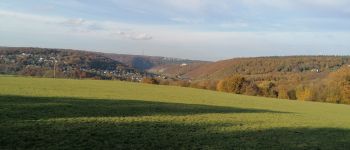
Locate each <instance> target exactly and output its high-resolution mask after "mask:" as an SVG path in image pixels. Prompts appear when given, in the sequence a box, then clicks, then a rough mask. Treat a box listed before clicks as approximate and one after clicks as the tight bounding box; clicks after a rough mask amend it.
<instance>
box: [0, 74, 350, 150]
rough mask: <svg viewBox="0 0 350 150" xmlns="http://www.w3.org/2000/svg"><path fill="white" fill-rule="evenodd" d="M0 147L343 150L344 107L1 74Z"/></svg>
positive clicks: (349, 124) (348, 124)
mask: <svg viewBox="0 0 350 150" xmlns="http://www.w3.org/2000/svg"><path fill="white" fill-rule="evenodd" d="M0 83H1V84H0V133H1V134H0V149H347V148H348V147H350V143H349V140H350V116H349V115H348V114H350V109H349V106H348V105H335V104H324V103H314V102H301V101H285V100H277V99H270V98H260V97H250V96H241V95H234V94H226V93H220V92H212V91H206V90H198V89H191V88H180V87H170V86H156V85H148V84H136V83H128V82H120V81H98V80H66V79H45V78H23V77H6V76H0Z"/></svg>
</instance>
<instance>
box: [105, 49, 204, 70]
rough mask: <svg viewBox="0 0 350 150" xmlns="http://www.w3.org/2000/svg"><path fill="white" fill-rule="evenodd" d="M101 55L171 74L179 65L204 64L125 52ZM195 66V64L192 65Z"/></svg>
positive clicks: (134, 66) (141, 68)
mask: <svg viewBox="0 0 350 150" xmlns="http://www.w3.org/2000/svg"><path fill="white" fill-rule="evenodd" d="M102 55H104V56H106V57H108V58H111V59H113V60H116V61H119V62H122V63H124V64H126V65H128V66H130V67H133V68H136V69H139V70H144V71H151V72H157V73H166V74H167V73H168V72H169V74H173V73H172V72H173V70H177V69H178V68H179V67H181V66H184V65H186V66H187V65H192V64H206V63H208V62H206V61H199V60H188V59H179V58H170V57H159V56H141V55H125V54H111V53H102ZM194 66H196V65H194Z"/></svg>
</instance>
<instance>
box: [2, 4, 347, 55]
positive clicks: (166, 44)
mask: <svg viewBox="0 0 350 150" xmlns="http://www.w3.org/2000/svg"><path fill="white" fill-rule="evenodd" d="M348 39H350V1H348V0H99V1H97V0H2V2H0V45H2V46H34V47H50V48H72V49H84V50H92V51H100V52H110V53H127V54H142V52H144V53H145V54H146V55H157V56H169V57H179V58H190V59H203V60H219V59H227V58H234V57H250V56H270V55H329V54H331V55H349V54H350V49H349V47H350V42H348Z"/></svg>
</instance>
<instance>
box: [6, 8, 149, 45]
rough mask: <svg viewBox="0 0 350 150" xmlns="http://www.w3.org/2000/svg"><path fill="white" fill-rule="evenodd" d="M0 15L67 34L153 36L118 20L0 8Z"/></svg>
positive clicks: (133, 38) (147, 37) (145, 38)
mask: <svg viewBox="0 0 350 150" xmlns="http://www.w3.org/2000/svg"><path fill="white" fill-rule="evenodd" d="M0 16H2V17H4V18H7V19H10V20H15V21H19V22H23V24H26V27H27V28H29V27H30V26H29V24H34V23H35V24H37V25H35V26H38V25H39V26H43V27H48V28H49V27H50V28H57V30H58V29H59V30H60V31H62V30H66V33H67V34H84V35H86V34H91V35H92V36H93V35H96V34H98V35H104V36H106V37H109V36H111V35H119V36H121V37H123V38H127V39H131V40H151V39H153V37H152V36H151V35H150V34H148V33H145V32H142V31H136V30H138V26H135V25H131V24H124V23H118V22H110V21H95V20H86V19H82V18H65V17H55V16H50V17H49V16H42V15H33V14H25V13H20V12H12V11H1V10H0ZM4 18H3V19H4ZM16 26H18V25H16ZM35 26H32V29H34V28H35ZM42 30H43V31H42V32H44V30H45V29H42ZM112 37H114V36H112Z"/></svg>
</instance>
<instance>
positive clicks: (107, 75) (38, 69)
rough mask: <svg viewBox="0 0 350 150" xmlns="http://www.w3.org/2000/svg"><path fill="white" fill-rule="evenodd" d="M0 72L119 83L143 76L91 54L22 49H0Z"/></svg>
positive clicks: (64, 50) (105, 58)
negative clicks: (118, 81) (93, 79)
mask: <svg viewBox="0 0 350 150" xmlns="http://www.w3.org/2000/svg"><path fill="white" fill-rule="evenodd" d="M54 69H55V71H54ZM0 73H2V74H20V75H30V76H44V77H52V76H56V77H63V78H99V79H112V78H116V79H121V80H127V79H131V80H140V79H141V78H142V76H143V75H145V74H143V73H142V72H141V71H139V70H137V69H134V68H132V67H129V66H127V65H125V64H123V63H122V62H119V61H116V60H113V59H110V58H108V57H106V56H104V55H101V54H97V53H95V52H87V51H77V50H67V49H46V48H23V47H1V48H0Z"/></svg>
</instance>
